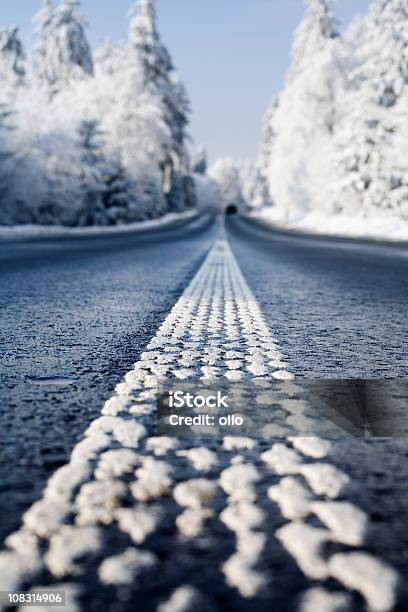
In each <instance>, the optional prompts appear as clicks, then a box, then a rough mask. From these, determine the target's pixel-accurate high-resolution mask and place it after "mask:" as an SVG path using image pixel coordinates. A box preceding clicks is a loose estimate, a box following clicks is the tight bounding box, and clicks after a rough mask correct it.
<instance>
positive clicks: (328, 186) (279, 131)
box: [210, 0, 408, 227]
mask: <svg viewBox="0 0 408 612" xmlns="http://www.w3.org/2000/svg"><path fill="white" fill-rule="evenodd" d="M305 4H306V12H305V16H304V19H303V21H302V22H301V23H300V25H299V27H298V28H297V30H296V32H295V35H294V41H293V46H292V53H291V66H290V69H289V72H288V74H287V76H286V81H285V86H284V89H283V91H281V92H280V93H279V94H278V95H275V96H274V97H273V99H272V101H271V103H270V106H269V108H268V109H267V112H266V115H265V119H264V126H263V131H262V139H261V146H260V155H259V160H258V162H257V163H256V164H255V165H253V164H252V165H251V164H244V165H242V163H240V162H236V161H234V160H232V159H224V160H219V161H218V162H217V164H216V166H215V168H213V169H211V170H210V172H211V173H213V174H214V175H215V177H216V178H221V179H222V182H223V184H224V189H226V190H227V192H228V193H229V195H228V197H229V199H237V197H239V198H241V201H245V200H246V201H247V202H248V201H249V203H250V204H251V206H252V207H254V208H258V209H259V207H263V209H264V210H263V212H264V214H265V217H267V218H268V217H269V218H270V219H273V220H274V221H276V222H287V221H290V220H292V221H294V222H299V223H301V222H302V220H307V219H309V221H310V223H309V225H310V226H311V227H318V226H319V225H320V226H324V223H325V220H330V219H331V220H332V223H335V224H338V222H339V220H340V221H341V219H342V218H347V219H349V222H350V223H353V222H354V223H358V218H360V219H361V223H362V224H363V225H364V224H365V223H368V222H369V221H370V219H373V218H377V219H378V220H379V222H380V223H381V222H384V219H390V218H391V217H394V218H395V219H396V222H397V223H398V220H400V221H401V220H404V219H405V220H406V219H407V218H408V3H407V0H374V1H373V2H372V4H371V6H370V9H369V11H368V14H366V15H361V16H358V17H356V18H355V19H354V21H353V22H352V23H351V24H350V25H349V27H348V28H347V30H346V31H345V32H344V33H341V32H340V27H339V24H337V22H336V20H335V18H334V16H333V11H332V3H331V2H330V1H329V0H306V2H305ZM271 68H272V69H273V64H272V63H271ZM234 172H238V173H239V174H240V176H241V191H240V194H238V196H237V194H236V193H235V192H236V188H237V187H236V185H237V182H236V181H233V180H231V176H232V174H233V173H234ZM265 193H266V194H268V195H269V201H268V198H265ZM326 226H327V224H326ZM327 227H329V226H327Z"/></svg>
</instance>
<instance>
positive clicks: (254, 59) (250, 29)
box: [0, 0, 370, 159]
mask: <svg viewBox="0 0 408 612" xmlns="http://www.w3.org/2000/svg"><path fill="white" fill-rule="evenodd" d="M369 3H370V0H338V1H337V4H336V15H337V17H338V19H339V20H340V21H341V23H342V24H343V25H344V24H347V23H348V22H349V21H350V19H352V17H353V16H354V15H355V14H356V13H359V12H365V11H366V10H367V7H368V5H369ZM39 4H40V0H16V1H13V2H12V1H11V0H2V1H1V2H0V24H1V25H18V26H19V27H20V28H21V32H22V36H23V38H24V40H25V42H26V43H27V44H30V40H31V36H30V33H31V17H32V15H33V14H34V13H35V12H36V11H37V9H38V7H39ZM82 4H83V12H84V14H85V16H86V17H87V19H88V21H89V29H88V34H89V37H90V40H91V42H92V44H93V45H97V44H98V42H99V41H100V40H102V39H103V38H105V37H108V36H109V37H111V38H112V39H113V40H119V39H121V38H123V36H124V34H125V31H126V12H127V9H128V8H129V5H130V4H131V0H83V3H82ZM157 5H158V13H159V29H160V32H161V34H162V37H163V40H164V42H165V43H166V44H167V46H168V47H169V50H170V52H171V54H172V56H173V59H174V62H175V64H176V66H177V68H178V70H179V73H180V75H181V77H182V78H183V80H184V81H185V83H186V86H187V89H188V92H189V94H190V97H191V100H192V106H193V116H192V126H191V132H192V136H193V138H194V140H195V141H196V142H197V143H203V144H205V145H206V146H207V147H208V151H209V155H210V158H211V159H215V158H217V157H220V156H225V155H233V156H235V157H240V158H252V157H254V156H255V155H256V153H257V147H258V141H259V131H260V125H261V119H262V115H263V113H264V110H265V108H266V106H267V104H268V101H269V100H270V99H271V97H272V95H273V93H274V92H277V91H279V90H280V89H281V87H282V83H283V79H284V75H285V72H286V70H287V68H288V62H289V51H290V46H291V39H292V34H293V30H294V28H295V27H296V25H297V24H298V23H299V21H300V19H301V18H302V14H303V11H304V6H303V0H157Z"/></svg>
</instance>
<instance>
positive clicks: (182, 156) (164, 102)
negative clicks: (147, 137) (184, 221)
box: [128, 0, 190, 210]
mask: <svg viewBox="0 0 408 612" xmlns="http://www.w3.org/2000/svg"><path fill="white" fill-rule="evenodd" d="M156 21H157V16H156V11H155V3H154V0H138V2H136V4H135V5H134V7H133V9H132V11H131V19H130V24H129V36H128V40H129V46H130V49H131V51H133V53H135V55H136V56H137V58H138V62H139V65H140V68H141V74H142V83H143V87H144V88H145V89H147V90H148V91H149V92H150V93H151V94H152V95H153V96H154V97H155V98H156V99H157V103H158V105H159V107H160V109H161V111H162V113H163V122H164V124H165V125H166V126H167V127H168V130H169V133H170V136H171V138H170V142H169V146H168V147H167V148H166V150H163V153H162V159H161V160H160V162H159V163H160V166H161V168H162V170H163V190H164V193H165V194H166V197H167V201H168V205H169V208H170V209H172V210H181V209H183V208H184V207H185V201H183V199H184V198H183V188H182V184H183V175H185V174H187V172H188V166H189V159H188V153H187V148H186V139H187V137H186V127H187V125H188V114H189V111H190V105H189V100H188V97H187V94H186V91H185V88H184V86H183V84H182V83H181V82H180V81H179V79H178V77H177V75H176V73H175V71H174V66H173V63H172V60H171V57H170V54H169V52H168V50H167V49H166V47H165V46H164V45H163V43H162V42H161V39H160V36H159V33H158V30H157V25H156Z"/></svg>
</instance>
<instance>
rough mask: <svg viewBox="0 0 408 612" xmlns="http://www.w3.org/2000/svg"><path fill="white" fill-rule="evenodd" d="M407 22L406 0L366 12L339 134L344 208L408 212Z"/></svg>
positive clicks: (381, 1)
mask: <svg viewBox="0 0 408 612" xmlns="http://www.w3.org/2000/svg"><path fill="white" fill-rule="evenodd" d="M407 24H408V7H407V5H406V2H405V1H404V0H376V1H375V2H374V4H373V5H372V7H371V10H370V11H369V14H368V16H367V19H366V23H365V28H364V36H363V41H362V45H361V48H360V49H359V51H358V58H357V60H358V65H357V68H356V69H355V71H354V73H353V75H352V83H353V88H352V89H351V91H350V92H349V93H348V96H347V98H346V110H347V111H348V112H347V113H345V115H344V120H343V122H342V125H341V129H339V131H338V133H337V134H336V138H335V153H334V163H335V167H336V169H337V173H338V182H337V183H336V184H335V185H334V192H335V200H336V207H337V209H338V210H339V211H343V210H346V211H348V212H353V211H354V212H361V213H363V214H365V215H369V214H371V213H373V212H375V211H376V210H377V211H382V210H383V211H384V210H393V211H394V212H396V213H403V214H408V198H407V184H408V179H407V175H408V162H407V161H406V157H405V152H403V151H404V148H403V147H396V142H397V141H398V139H399V134H400V133H401V131H404V126H405V124H406V122H407V119H406V114H405V110H406V107H405V100H406V97H407V95H408V60H407V57H408V25H407ZM399 142H400V140H399ZM398 152H401V153H400V155H399V157H398Z"/></svg>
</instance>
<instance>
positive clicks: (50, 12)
mask: <svg viewBox="0 0 408 612" xmlns="http://www.w3.org/2000/svg"><path fill="white" fill-rule="evenodd" d="M79 6H80V2H79V0H63V1H62V3H61V4H60V5H59V6H58V7H57V8H56V9H55V10H54V9H53V6H52V3H51V2H47V1H46V2H45V4H44V5H43V7H42V9H41V11H40V13H39V14H38V15H37V17H36V22H37V39H38V41H37V46H36V49H35V53H34V70H35V72H36V74H37V77H38V78H39V80H40V81H41V82H42V83H43V85H45V86H46V87H48V88H49V90H50V92H51V94H55V93H58V92H59V91H62V90H64V89H67V88H68V87H69V86H70V85H72V84H73V83H75V82H77V81H80V80H82V79H84V78H86V77H90V76H92V75H93V60H92V53H91V48H90V46H89V43H88V40H87V38H86V34H85V21H84V19H83V17H82V16H81V15H80V14H79V13H78V11H77V9H78V7H79Z"/></svg>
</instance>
